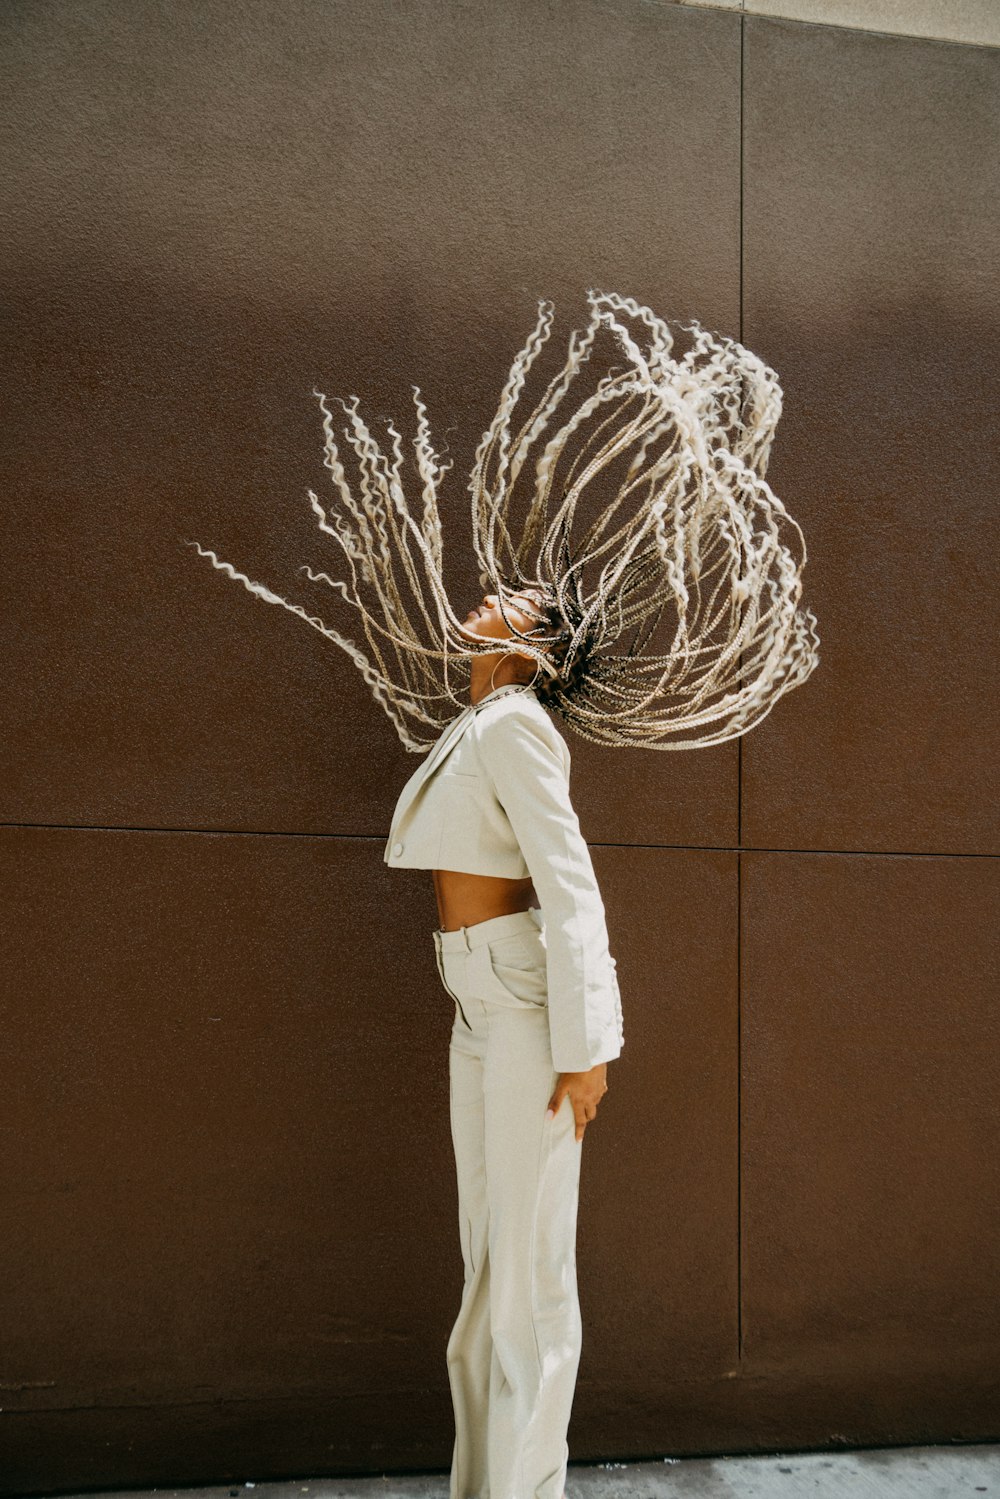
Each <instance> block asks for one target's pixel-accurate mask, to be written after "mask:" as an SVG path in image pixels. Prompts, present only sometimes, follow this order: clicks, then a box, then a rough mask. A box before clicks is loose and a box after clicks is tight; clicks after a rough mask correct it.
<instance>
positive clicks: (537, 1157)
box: [434, 908, 583, 1499]
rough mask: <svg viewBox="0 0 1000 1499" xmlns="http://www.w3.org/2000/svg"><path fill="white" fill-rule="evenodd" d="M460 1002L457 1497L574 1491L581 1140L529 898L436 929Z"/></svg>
mask: <svg viewBox="0 0 1000 1499" xmlns="http://www.w3.org/2000/svg"><path fill="white" fill-rule="evenodd" d="M434 941H435V948H436V951H437V961H438V968H439V972H440V974H441V980H442V983H443V984H444V987H445V989H446V990H447V991H448V993H449V994H450V995H451V997H452V998H453V999H454V1001H455V1023H454V1026H453V1029H452V1036H451V1045H450V1050H449V1069H450V1079H451V1130H452V1139H453V1142H454V1147H455V1165H456V1169H457V1177H458V1216H459V1233H460V1239H461V1247H462V1259H463V1263H464V1268H465V1280H464V1287H463V1293H462V1303H461V1308H460V1310H459V1313H458V1317H457V1319H456V1321H455V1324H454V1327H453V1329H452V1332H451V1336H450V1339H449V1342H448V1352H447V1360H448V1376H449V1380H450V1383H451V1392H452V1401H453V1405H454V1411H455V1447H454V1454H453V1459H452V1468H451V1492H450V1499H562V1494H563V1492H564V1487H565V1482H566V1465H567V1461H568V1457H569V1450H568V1447H567V1442H566V1431H567V1428H568V1426H569V1418H570V1411H571V1408H572V1404H573V1393H574V1389H575V1386H576V1376H577V1369H578V1366H579V1362H580V1350H581V1343H582V1325H581V1319H580V1305H579V1301H578V1299H577V1281H576V1223H577V1205H578V1197H579V1183H580V1162H581V1155H582V1145H583V1142H582V1141H578V1140H577V1139H576V1129H575V1122H574V1118H573V1109H572V1105H571V1103H570V1100H569V1099H568V1098H563V1100H562V1102H561V1104H560V1106H559V1110H558V1112H557V1113H556V1115H555V1117H554V1118H553V1119H546V1117H545V1111H546V1108H547V1106H548V1101H549V1098H550V1097H551V1095H552V1092H553V1089H554V1088H555V1084H556V1080H557V1077H558V1074H557V1072H556V1071H555V1069H554V1067H553V1065H552V1052H551V1048H550V1044H549V1029H548V1011H547V996H546V977H545V930H544V924H543V922H542V918H541V914H540V912H539V911H537V910H536V909H534V908H532V909H530V910H528V911H517V912H514V913H513V914H511V915H508V916H497V917H493V918H492V919H491V920H489V921H480V922H477V923H476V924H475V925H473V926H466V927H460V928H458V929H457V930H456V931H452V932H445V931H441V930H437V931H435V933H434Z"/></svg>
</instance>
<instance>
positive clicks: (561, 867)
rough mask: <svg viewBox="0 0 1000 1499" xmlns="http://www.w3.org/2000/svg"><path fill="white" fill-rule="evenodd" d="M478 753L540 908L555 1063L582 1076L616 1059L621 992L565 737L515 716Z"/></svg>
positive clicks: (490, 730)
mask: <svg viewBox="0 0 1000 1499" xmlns="http://www.w3.org/2000/svg"><path fill="white" fill-rule="evenodd" d="M479 750H480V756H481V759H482V761H483V764H484V765H485V768H486V770H487V772H488V774H489V776H490V777H491V779H492V782H493V787H494V791H495V793H496V796H497V799H498V800H499V802H500V804H501V806H502V807H503V809H504V811H505V812H506V814H507V817H508V819H509V821H510V825H511V827H512V829H513V831H514V836H515V837H516V838H517V841H518V843H519V844H520V847H521V852H522V853H523V855H524V860H525V863H526V864H527V866H528V870H529V872H530V874H531V878H532V882H533V884H534V886H535V890H536V892H537V894H538V898H539V901H540V903H541V908H542V918H543V921H544V925H545V942H546V967H547V980H548V1009H549V1035H550V1040H551V1045H552V1064H553V1066H554V1067H555V1069H556V1071H557V1072H587V1071H589V1069H590V1068H591V1067H595V1066H596V1065H597V1064H598V1063H599V1062H610V1061H613V1060H614V1058H615V1057H617V1056H619V1055H620V1053H621V1050H622V1046H623V1042H624V1037H623V1029H622V1011H621V995H620V993H619V989H618V977H617V973H616V966H615V960H614V958H613V957H612V956H611V953H610V951H609V948H608V932H607V924H606V918H605V909H604V902H603V900H602V899H601V893H600V890H599V889H598V885H597V879H596V877H595V874H594V866H593V864H592V862H591V857H590V850H589V848H588V847H587V844H586V842H585V840H584V838H583V835H582V833H581V832H580V824H579V821H578V819H577V815H576V813H575V811H574V810H573V806H572V803H571V801H570V796H569V778H568V774H567V769H566V759H565V758H564V746H563V743H562V740H561V738H560V735H559V733H558V730H557V729H556V728H555V726H554V725H550V724H548V723H547V722H543V721H541V719H539V718H537V717H536V716H535V715H528V714H526V713H524V712H518V711H516V710H514V711H508V712H504V713H500V714H497V715H496V716H495V717H494V718H492V719H491V721H490V722H489V723H488V724H486V725H484V732H483V734H482V736H481V738H480V741H479Z"/></svg>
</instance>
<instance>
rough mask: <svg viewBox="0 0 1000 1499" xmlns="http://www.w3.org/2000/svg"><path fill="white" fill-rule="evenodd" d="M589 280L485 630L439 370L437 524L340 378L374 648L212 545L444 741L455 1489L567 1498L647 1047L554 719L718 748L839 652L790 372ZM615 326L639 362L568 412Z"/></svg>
mask: <svg viewBox="0 0 1000 1499" xmlns="http://www.w3.org/2000/svg"><path fill="white" fill-rule="evenodd" d="M587 299H588V301H589V303H590V307H591V318H590V321H589V324H588V326H587V327H586V328H585V329H584V331H583V333H582V335H579V336H578V335H577V333H576V332H575V331H574V333H573V334H572V335H571V338H570V342H569V350H568V356H567V359H566V361H565V363H564V365H563V367H562V369H561V370H559V371H557V372H556V373H555V375H554V376H553V377H552V378H551V379H550V380H549V382H548V384H547V385H546V387H545V388H544V390H543V391H542V393H541V397H540V399H539V400H538V402H537V404H536V405H535V407H534V409H533V410H532V412H531V414H530V415H529V416H528V417H527V419H526V420H525V421H524V423H523V425H522V426H521V428H520V430H519V431H517V432H513V431H512V427H511V423H512V418H513V415H514V412H515V408H516V406H517V402H518V399H519V397H520V395H521V392H522V390H523V389H524V387H525V385H526V383H527V380H528V377H529V374H530V371H531V369H532V366H533V365H534V363H535V361H536V359H537V357H538V355H539V353H540V351H541V349H542V346H543V345H544V343H545V341H546V339H547V338H548V335H549V329H550V325H551V304H549V306H548V308H546V304H544V303H543V304H540V317H539V322H538V325H537V326H536V329H535V331H534V333H533V334H532V335H531V336H530V337H529V339H528V342H527V344H526V346H525V347H524V349H522V350H521V352H520V353H519V354H518V356H517V357H516V359H515V361H514V364H513V366H512V369H511V372H510V376H509V378H508V380H507V383H506V385H505V387H504V390H503V392H502V395H501V399H500V404H499V407H498V410H497V413H496V416H495V417H494V419H493V421H492V423H491V425H490V427H489V428H488V430H487V431H486V433H485V434H484V436H483V439H482V442H481V443H480V445H479V448H478V449H477V452H476V461H475V464H474V467H473V470H472V475H471V483H470V492H471V499H472V505H471V523H472V524H471V546H472V551H473V553H474V554H475V557H476V558H477V560H478V563H479V567H480V570H481V571H480V582H481V584H482V586H483V588H484V589H485V588H488V587H489V586H490V585H491V584H492V587H493V590H494V591H493V592H487V593H485V595H484V597H483V603H482V605H481V606H477V607H476V608H475V609H473V610H470V611H469V613H468V614H466V615H465V617H464V619H460V618H459V617H458V615H457V614H455V612H454V611H453V609H452V606H451V603H450V600H449V597H448V590H447V588H446V587H445V581H444V540H443V533H442V529H441V520H440V515H439V511H438V505H437V492H438V486H439V483H440V481H441V479H442V477H443V475H444V473H445V472H446V470H447V468H448V467H450V465H446V464H443V463H442V462H441V459H440V457H439V455H438V454H436V453H435V452H434V450H433V448H432V446H431V442H430V433H429V428H428V424H427V421H426V413H425V410H424V407H423V405H422V403H421V401H420V399H419V387H417V386H414V387H413V389H414V401H415V405H416V409H417V417H418V422H417V435H416V437H415V438H414V441H413V447H414V451H415V455H416V468H417V472H418V475H419V478H420V481H421V486H422V488H421V494H422V499H423V506H422V510H421V512H420V514H419V516H414V515H413V514H412V513H411V510H410V506H409V504H408V502H407V499H406V496H405V493H404V488H403V478H402V457H403V454H402V450H401V448H400V446H399V433H398V432H396V430H395V428H394V427H393V426H392V424H391V423H390V424H389V431H390V433H391V435H392V437H393V450H392V452H393V455H392V459H391V460H390V459H389V458H388V457H387V456H386V454H384V453H383V452H382V450H381V449H380V447H379V445H378V443H377V442H376V441H375V439H374V438H373V436H372V434H371V433H370V431H369V430H368V427H367V426H366V424H365V422H364V420H363V419H362V417H361V416H360V414H359V412H358V401H357V397H352V402H351V404H348V403H345V402H341V403H340V404H341V406H342V407H343V410H344V412H345V413H346V415H347V417H348V426H347V428H346V429H345V436H346V437H347V439H348V441H349V442H350V444H351V446H352V447H353V449H354V451H355V453H356V454H357V457H358V461H359V466H360V486H358V487H355V488H352V486H351V485H350V484H349V483H348V480H347V476H346V474H345V471H344V468H343V465H342V463H341V461H340V456H339V453H338V450H337V445H336V442H335V440H334V435H333V426H332V420H331V416H330V412H329V411H328V410H327V408H326V406H325V405H323V404H322V403H323V401H325V397H323V396H321V397H320V401H321V406H322V409H323V412H324V432H325V437H326V459H325V462H326V466H327V467H328V468H329V470H330V472H331V475H332V479H333V484H334V488H335V492H336V494H337V496H338V499H339V503H340V506H341V508H340V509H338V510H330V512H329V513H328V512H327V510H326V509H325V508H324V506H323V505H322V504H321V503H320V501H319V500H318V499H317V497H316V495H315V494H313V493H312V491H311V490H310V491H309V498H310V502H311V504H312V507H313V510H314V512H315V513H316V515H317V517H318V519H319V527H320V530H321V531H322V532H324V533H325V534H326V535H328V536H329V537H331V538H332V539H333V541H334V542H335V543H336V545H337V546H338V547H339V549H340V552H341V553H342V555H343V558H344V559H345V563H346V572H347V577H346V578H331V577H330V576H329V574H328V573H326V572H325V571H322V572H316V573H314V572H313V571H312V570H311V569H309V568H308V567H307V568H305V571H306V572H307V574H308V576H309V577H310V579H311V580H313V581H314V582H320V583H324V584H327V585H328V586H329V587H331V588H332V589H333V590H334V591H335V592H336V593H337V594H338V595H339V596H340V598H341V599H342V600H343V601H345V602H347V603H348V604H349V605H350V606H351V607H352V608H353V609H354V610H356V611H357V614H358V617H359V618H360V621H361V624H362V628H363V630H364V634H365V638H366V641H367V644H368V651H367V652H366V651H364V650H362V649H361V648H360V647H359V646H358V645H357V644H356V642H355V641H354V640H352V639H350V638H349V637H347V636H345V635H344V634H342V633H341V632H340V631H338V630H336V629H334V628H332V627H330V626H328V625H326V624H325V623H324V622H323V620H321V619H319V618H317V617H315V616H313V615H310V614H308V613H307V612H306V611H305V610H304V609H302V608H301V607H300V606H299V605H296V604H291V603H289V602H288V601H287V600H285V599H284V598H282V597H281V595H280V594H275V593H273V592H271V590H270V589H268V588H266V587H264V586H263V585H262V584H260V583H256V582H253V581H251V580H250V579H249V578H247V577H246V576H245V575H244V574H242V573H238V572H236V571H235V569H234V568H232V567H231V566H230V564H229V563H227V562H220V561H219V559H218V558H217V557H216V556H215V553H214V552H211V551H205V550H203V549H202V548H201V547H200V546H198V544H197V543H196V542H195V543H191V544H192V545H195V546H198V550H199V552H201V553H202V555H205V556H208V557H209V558H210V559H211V561H212V564H213V566H215V567H218V568H220V569H222V570H223V571H225V572H227V573H228V574H229V575H230V576H231V577H233V578H235V579H237V580H238V581H239V582H241V583H243V584H244V586H245V587H246V588H248V589H249V590H250V591H251V592H252V593H254V594H256V595H257V596H258V597H260V598H262V599H264V600H265V601H266V602H268V603H275V604H280V605H281V606H282V607H284V608H285V609H290V610H291V611H292V612H293V613H296V614H298V615H299V616H300V617H301V618H303V619H305V620H306V621H307V622H308V623H309V624H310V625H312V626H313V628H315V629H317V630H319V631H320V632H321V633H322V634H323V635H325V636H326V637H327V638H328V639H330V640H332V641H334V643H335V644H337V645H338V646H340V647H341V648H342V649H343V650H345V651H346V652H347V653H348V654H349V655H350V657H351V659H352V660H353V661H354V663H355V665H356V666H357V667H358V669H359V670H360V671H361V672H362V674H363V676H364V678H365V680H366V682H367V683H368V684H369V686H370V688H371V690H372V692H373V695H374V696H375V698H376V700H377V701H378V702H379V704H380V705H381V706H382V708H383V709H384V710H385V712H386V714H387V715H388V716H389V718H390V719H391V720H392V722H393V725H394V727H395V729H396V732H397V734H398V736H399V738H400V740H401V741H402V743H403V744H404V745H405V746H406V748H407V749H408V750H412V751H414V752H416V753H418V754H423V755H424V756H425V759H424V761H423V763H422V764H421V765H420V766H419V767H418V769H417V770H416V771H415V772H414V774H413V775H412V776H411V777H410V779H409V781H408V782H407V783H406V785H405V786H404V787H403V789H402V791H401V793H400V796H399V799H398V801H397V803H396V807H395V811H394V813H393V818H392V825H391V828H390V833H389V838H388V841H387V843H386V846H385V851H384V859H385V862H386V863H387V864H388V865H390V866H396V867H403V868H425V869H431V870H433V878H434V882H435V888H436V892H437V901H438V916H439V921H440V926H439V928H438V929H437V930H436V931H435V933H434V944H435V951H436V957H437V961H438V969H439V973H440V976H441V979H442V982H443V984H444V987H445V989H446V990H447V991H448V993H449V994H450V995H451V996H452V998H453V999H454V1003H455V1018H454V1023H453V1026H452V1031H451V1043H450V1052H449V1057H450V1061H449V1067H450V1083H451V1125H452V1134H453V1140H454V1147H455V1159H456V1168H457V1173H458V1195H459V1227H460V1236H461V1248H462V1255H463V1261H464V1266H465V1284H464V1290H463V1296H462V1303H461V1308H460V1310H459V1314H458V1318H457V1320H456V1322H455V1324H454V1327H453V1329H452V1333H451V1337H450V1340H449V1344H448V1370H449V1377H450V1381H451V1389H452V1397H453V1403H454V1410H455V1447H454V1453H453V1462H452V1473H451V1499H485V1496H486V1495H487V1494H489V1495H490V1499H561V1496H562V1494H563V1485H564V1482H565V1477H566V1467H567V1460H568V1453H567V1447H566V1438H565V1433H566V1429H567V1425H568V1421H569V1416H570V1408H571V1404H572V1399H573V1390H574V1385H575V1381H576V1374H577V1366H578V1361H579V1356H580V1348H581V1327H580V1313H579V1305H578V1301H577V1292H576V1257H575V1235H576V1213H577V1190H578V1183H579V1172H580V1160H581V1150H580V1144H581V1142H582V1140H583V1136H584V1131H585V1130H586V1127H587V1125H588V1124H589V1123H592V1122H593V1120H594V1118H595V1117H596V1113H597V1107H598V1104H599V1103H600V1101H601V1099H602V1098H603V1096H604V1094H605V1092H606V1091H607V1076H606V1071H607V1063H608V1062H609V1061H613V1060H614V1059H615V1058H616V1057H617V1056H618V1055H619V1054H620V1052H621V1048H622V1038H623V1032H622V1016H621V999H620V995H619V990H618V983H617V977H616V971H615V968H616V965H615V960H614V958H613V957H612V956H611V954H610V951H609V948H608V939H607V928H606V923H605V912H604V906H603V903H602V901H601V896H600V893H599V891H598V888H597V883H596V880H595V878H594V871H593V867H592V864H591V861H590V856H589V852H588V849H587V845H586V843H585V842H584V840H583V837H582V835H581V833H580V829H579V824H578V822H577V819H576V815H575V813H574V811H573V808H572V804H571V802H570V799H569V786H568V781H569V769H570V752H569V748H568V746H567V744H566V741H565V739H564V737H563V735H562V734H561V733H560V732H559V730H558V729H557V728H556V726H555V722H554V717H553V715H555V716H557V717H559V718H560V719H561V720H562V721H563V722H564V723H566V724H568V725H570V726H571V727H572V728H574V729H575V730H576V731H577V732H578V733H579V734H580V735H581V736H582V737H584V738H587V739H590V740H592V741H595V742H598V743H603V744H611V745H615V746H641V747H645V748H650V749H657V750H682V749H691V748H696V747H698V746H702V745H708V744H718V743H722V742H724V741H726V740H728V739H733V738H736V737H737V736H739V735H741V734H745V733H746V732H747V731H748V730H749V729H750V728H752V727H753V726H754V725H755V724H757V723H759V722H760V721H761V719H762V718H764V717H765V716H766V714H767V713H769V712H770V710H771V708H772V707H773V706H774V704H775V703H776V702H777V700H778V699H779V698H780V697H781V696H782V695H783V694H784V693H786V692H788V691H789V690H791V689H792V688H794V687H795V686H797V685H799V684H800V683H801V682H804V681H805V680H806V678H807V677H808V676H809V675H810V674H811V672H812V671H813V670H814V669H815V667H816V665H817V664H818V659H819V658H818V654H817V649H816V647H817V645H818V636H817V634H816V630H815V625H816V619H815V616H814V615H813V613H812V612H811V611H810V610H808V609H803V608H801V607H800V598H801V591H802V584H801V570H802V567H803V566H804V564H805V544H804V542H803V540H802V534H801V531H800V530H799V527H798V526H797V525H796V524H795V522H794V521H793V520H792V519H791V517H790V516H789V515H788V513H787V511H786V510H785V507H784V506H783V504H782V503H781V501H780V500H779V499H778V497H777V496H776V495H775V494H774V492H773V491H772V490H771V488H770V486H769V485H768V484H767V483H766V481H765V478H764V474H765V471H766V467H767V462H768V456H769V453H770V448H771V441H772V438H773V435H774V429H775V426H776V424H777V420H778V417H779V415H780V411H781V388H780V386H779V384H778V381H777V377H776V375H775V373H774V371H773V370H771V369H769V368H768V367H767V366H766V365H764V364H763V363H762V362H761V361H760V360H759V359H758V358H756V356H754V355H753V354H752V353H751V352H750V351H749V350H748V349H746V348H744V347H743V346H742V345H741V344H738V343H735V342H733V341H732V340H729V339H725V338H715V337H712V336H711V335H709V334H708V333H706V332H705V331H704V330H702V329H701V328H700V327H699V326H698V324H696V323H695V324H692V325H691V328H692V329H693V331H694V333H695V337H694V341H693V344H692V347H691V348H690V349H689V350H688V352H687V353H686V354H685V355H684V356H683V357H682V358H680V359H678V358H675V357H674V356H673V354H672V348H673V338H672V335H671V333H670V330H669V328H668V326H667V324H666V323H665V322H664V321H663V320H662V319H660V318H658V317H657V316H656V314H655V313H653V312H652V311H651V310H650V309H649V308H648V307H645V306H643V305H642V304H640V303H636V302H635V301H633V300H631V299H626V298H622V297H620V296H618V295H617V294H616V293H595V292H588V293H587ZM605 329H606V330H608V331H609V332H610V333H611V334H612V335H613V337H614V339H615V340H616V345H617V352H618V356H619V358H621V357H622V356H623V357H624V368H623V367H622V366H620V365H619V366H615V367H613V368H612V369H611V370H609V371H608V372H607V373H606V374H605V375H604V376H603V377H602V378H601V379H600V380H599V381H598V382H597V384H596V387H595V388H594V389H593V390H592V391H591V392H590V393H589V394H587V395H585V396H584V398H583V399H581V400H578V401H577V403H576V404H575V406H573V408H572V410H571V411H570V412H569V413H568V414H567V413H566V410H565V406H566V401H567V396H568V393H569V392H570V390H571V387H572V386H573V382H574V381H577V380H581V379H583V378H584V376H585V374H586V372H587V367H588V366H589V367H590V368H593V361H592V359H591V356H592V354H593V352H594V350H595V349H596V347H597V339H598V336H599V334H600V333H601V332H602V331H603V330H605ZM317 394H319V393H318V392H317ZM557 415H558V420H559V422H560V423H561V425H557V426H556V429H555V431H554V432H552V433H551V435H549V436H546V435H545V434H546V431H547V429H549V428H550V427H551V426H553V424H554V419H555V418H556V417H557ZM588 510H589V512H590V513H589V518H588V519H586V520H584V519H583V517H584V516H585V515H586V514H587V512H588ZM789 528H790V529H792V530H793V531H794V533H795V535H796V537H797V539H798V543H799V545H800V548H801V556H800V557H798V558H797V557H796V556H795V555H794V553H793V551H792V550H791V549H790V548H789V547H788V546H787V545H786V544H785V535H786V534H787V532H788V530H789ZM456 678H457V681H456ZM460 689H466V690H467V696H468V700H467V701H463V696H462V695H461V691H460ZM455 709H459V710H460V711H459V712H458V713H457V714H456V713H455ZM414 724H416V725H418V726H419V725H426V726H429V728H430V729H431V731H432V733H431V736H430V737H426V736H421V735H419V734H417V733H415V732H414Z"/></svg>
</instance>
